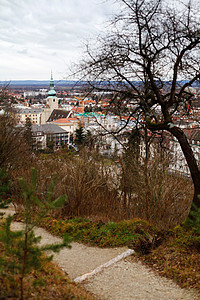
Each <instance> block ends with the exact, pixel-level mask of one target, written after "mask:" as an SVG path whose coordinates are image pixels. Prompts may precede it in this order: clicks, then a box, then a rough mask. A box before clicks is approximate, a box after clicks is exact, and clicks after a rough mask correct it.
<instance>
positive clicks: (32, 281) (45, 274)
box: [0, 242, 94, 300]
mask: <svg viewBox="0 0 200 300" xmlns="http://www.w3.org/2000/svg"><path fill="white" fill-rule="evenodd" d="M0 251H1V255H2V256H3V251H4V249H3V244H2V243H1V242H0ZM10 259H11V260H12V259H13V258H12V256H11V257H10ZM11 273H12V272H11ZM12 277H13V281H12V282H11V278H9V273H7V274H6V276H2V274H1V273H0V299H19V298H20V294H19V289H18V276H17V274H16V276H14V275H13V274H12ZM24 290H25V292H24V294H25V296H26V299H74V300H84V299H88V300H89V299H90V300H92V299H94V298H93V297H92V296H90V295H89V293H88V292H86V291H85V290H84V289H83V288H82V287H80V286H77V285H75V284H74V283H72V282H70V280H69V278H68V277H67V276H66V274H64V272H63V271H62V270H61V269H60V268H59V267H57V266H56V265H54V264H53V263H52V262H48V261H45V264H42V266H41V268H40V269H38V270H32V272H31V273H29V274H28V275H27V276H26V278H25V284H24Z"/></svg>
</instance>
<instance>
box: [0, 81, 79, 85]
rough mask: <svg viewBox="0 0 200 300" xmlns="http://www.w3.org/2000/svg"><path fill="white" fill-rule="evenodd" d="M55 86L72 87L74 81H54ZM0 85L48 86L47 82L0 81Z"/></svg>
mask: <svg viewBox="0 0 200 300" xmlns="http://www.w3.org/2000/svg"><path fill="white" fill-rule="evenodd" d="M54 83H55V86H72V85H75V84H76V81H69V80H54ZM0 84H1V85H6V84H9V85H10V86H49V80H12V81H0Z"/></svg>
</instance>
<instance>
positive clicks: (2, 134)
mask: <svg viewBox="0 0 200 300" xmlns="http://www.w3.org/2000/svg"><path fill="white" fill-rule="evenodd" d="M16 124H17V120H16V118H15V117H14V115H13V114H12V112H11V111H8V112H5V113H4V115H0V168H3V167H5V168H6V170H8V171H9V170H12V172H14V171H15V170H17V169H20V168H21V167H22V166H26V165H28V164H29V163H31V160H32V159H31V157H30V152H29V150H28V149H27V144H26V142H25V140H24V137H23V134H22V132H21V129H20V128H19V127H16ZM26 158H27V159H26Z"/></svg>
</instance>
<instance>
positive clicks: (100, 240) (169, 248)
mask: <svg viewBox="0 0 200 300" xmlns="http://www.w3.org/2000/svg"><path fill="white" fill-rule="evenodd" d="M42 226H43V227H45V228H46V229H47V230H49V231H50V232H52V233H53V234H55V235H60V236H62V235H63V233H65V232H68V233H69V234H70V235H71V236H72V237H73V238H74V239H75V240H78V241H80V242H83V243H86V244H90V245H96V246H99V247H116V246H125V245H126V246H128V247H130V248H133V249H135V250H136V253H137V255H138V257H139V258H140V259H141V260H142V261H143V262H144V263H146V264H148V265H149V266H150V267H151V268H153V269H154V270H156V271H158V272H159V274H160V275H163V276H166V277H168V278H171V279H173V280H175V281H176V282H177V283H178V284H179V285H180V286H181V287H193V288H196V289H199V290H200V234H194V231H192V230H188V229H187V228H184V227H181V226H178V227H176V228H175V229H173V230H170V231H167V232H163V231H159V230H157V229H156V228H155V227H153V226H151V225H150V224H148V223H147V222H145V221H142V220H129V221H122V222H119V223H114V222H109V223H106V224H105V223H103V222H92V221H90V220H87V219H81V218H79V219H71V220H66V221H64V220H61V219H60V220H55V219H52V218H46V219H45V220H44V222H43V224H42Z"/></svg>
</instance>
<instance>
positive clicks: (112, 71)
mask: <svg viewBox="0 0 200 300" xmlns="http://www.w3.org/2000/svg"><path fill="white" fill-rule="evenodd" d="M194 1H195V0H194ZM194 1H193V0H191V1H189V2H188V3H185V4H184V3H181V2H179V1H178V0H177V1H174V2H173V5H172V4H171V6H170V5H169V4H168V3H170V2H169V1H167V0H163V1H162V0H117V2H118V3H119V4H120V7H121V12H120V13H119V14H117V15H116V16H115V18H114V20H113V22H112V23H111V27H110V31H109V32H108V34H107V35H106V37H105V36H104V37H99V38H98V41H97V42H96V44H95V46H92V47H91V45H87V56H86V58H85V60H83V63H82V64H81V71H82V76H83V78H84V79H85V78H87V80H88V83H89V85H90V86H93V87H94V88H95V89H99V90H105V91H111V92H113V97H114V98H115V100H116V99H118V103H120V101H122V100H123V101H124V100H126V103H132V104H133V105H134V109H133V110H132V111H131V115H134V113H135V112H137V113H139V114H140V120H141V121H143V122H144V121H145V124H146V127H147V128H148V129H149V130H151V131H152V132H156V131H157V132H158V131H167V132H170V133H171V134H172V135H173V136H174V137H175V138H176V139H177V140H178V142H179V144H180V146H181V148H182V151H183V154H184V156H185V159H186V161H187V164H188V167H189V169H190V173H191V177H192V180H193V183H194V190H195V192H194V198H193V201H194V203H195V204H196V205H197V206H198V207H200V199H199V198H198V194H200V171H199V169H198V166H197V162H196V160H195V157H194V154H193V151H192V149H191V146H190V145H189V143H188V140H187V138H186V136H185V134H184V132H183V131H182V130H181V128H180V127H178V126H177V125H176V124H174V121H173V116H174V113H175V112H176V111H177V110H180V109H184V107H185V106H187V105H185V104H187V103H190V102H191V101H192V99H193V95H192V93H190V92H188V87H190V86H191V85H192V84H193V83H194V82H195V81H197V80H199V79H200V55H199V54H200V53H199V51H200V22H199V19H200V14H199V11H198V7H199V6H198V5H196V7H195V2H194ZM155 108H158V109H160V114H159V115H158V114H156V109H155Z"/></svg>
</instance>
